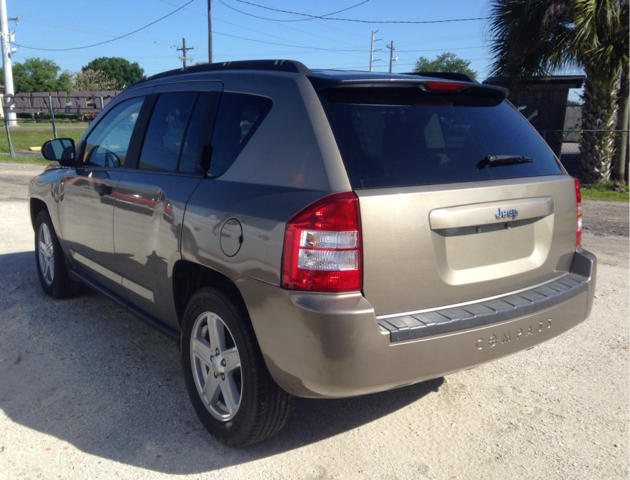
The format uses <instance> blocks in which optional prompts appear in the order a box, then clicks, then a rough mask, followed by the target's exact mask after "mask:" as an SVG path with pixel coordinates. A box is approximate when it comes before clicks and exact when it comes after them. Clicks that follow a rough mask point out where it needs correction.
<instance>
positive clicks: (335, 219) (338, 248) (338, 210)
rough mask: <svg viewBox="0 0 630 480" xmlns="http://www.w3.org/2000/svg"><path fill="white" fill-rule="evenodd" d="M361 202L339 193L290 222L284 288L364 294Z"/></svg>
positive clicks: (285, 255) (354, 197)
mask: <svg viewBox="0 0 630 480" xmlns="http://www.w3.org/2000/svg"><path fill="white" fill-rule="evenodd" d="M362 261H363V259H362V247H361V220H360V215H359V199H358V198H357V197H356V195H355V194H354V193H352V192H345V193H336V194H333V195H329V196H327V197H324V198H322V199H321V200H318V201H317V202H315V203H312V204H311V205H309V206H308V207H306V208H304V209H303V210H302V211H300V212H298V213H297V214H296V215H295V216H294V217H293V218H291V220H289V221H288V222H287V226H286V230H285V234H284V257H283V262H282V286H283V287H284V288H288V289H291V290H308V291H315V292H352V291H357V290H361V287H362V280H363V273H362Z"/></svg>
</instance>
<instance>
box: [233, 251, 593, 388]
mask: <svg viewBox="0 0 630 480" xmlns="http://www.w3.org/2000/svg"><path fill="white" fill-rule="evenodd" d="M595 276H596V258H595V256H594V255H592V254H590V253H589V252H586V251H584V250H578V251H577V252H576V255H575V260H574V262H573V267H572V269H571V274H570V276H567V278H569V277H570V278H571V279H572V281H571V282H568V283H572V284H573V285H574V288H571V289H570V290H567V291H566V292H561V293H560V294H559V295H554V299H553V301H550V302H547V303H545V302H540V303H538V304H537V305H536V306H534V307H533V306H532V305H529V306H525V305H523V306H522V307H516V308H513V309H511V311H510V312H509V313H505V312H502V313H500V315H498V316H496V317H495V320H497V321H493V322H492V323H487V322H488V318H486V319H485V323H484V324H482V325H479V323H480V321H479V320H476V322H477V323H476V324H475V323H470V322H468V323H467V322H461V323H460V325H461V328H459V329H453V328H450V329H449V330H448V331H444V329H442V331H441V332H440V331H439V330H434V331H432V332H431V335H428V336H427V335H424V336H416V337H414V338H408V335H407V337H404V336H403V337H400V336H399V337H396V336H394V335H392V330H391V329H387V328H384V327H383V326H382V324H383V322H382V319H381V325H379V319H377V317H376V316H375V314H374V309H373V308H372V306H371V305H370V304H369V302H368V301H367V300H366V299H365V298H364V297H363V296H362V295H361V294H360V293H352V294H334V295H333V294H318V293H310V294H308V293H306V294H305V293H297V292H290V291H287V290H284V289H281V288H278V287H274V286H271V285H268V284H265V283H262V282H259V281H256V280H252V279H241V280H239V281H238V282H237V285H238V287H239V289H240V291H241V293H242V295H243V297H244V299H245V302H246V304H247V307H248V310H249V314H250V317H251V319H252V323H253V326H254V330H255V332H256V336H257V339H258V342H259V344H260V347H261V350H262V351H263V355H264V358H265V361H266V364H267V367H268V368H269V371H270V372H271V375H272V376H273V378H274V379H275V380H276V382H277V383H278V384H279V385H280V386H281V387H282V388H283V389H285V390H286V391H287V392H289V393H291V394H293V395H297V396H302V397H327V398H338V397H348V396H355V395H362V394H366V393H373V392H378V391H383V390H389V389H392V388H396V387H400V386H404V385H410V384H413V383H417V382H421V381H424V380H429V379H431V378H436V377H440V376H442V375H446V374H448V373H453V372H456V371H459V370H463V369H467V368H471V367H474V366H476V365H480V364H482V363H485V362H489V361H491V360H494V359H497V358H501V357H504V356H507V355H510V354H512V353H516V352H518V351H521V350H525V349H528V348H531V347H533V346H534V345H537V344H539V343H542V342H544V341H546V340H548V339H550V338H553V337H555V336H557V335H559V334H561V333H563V332H565V331H567V330H569V329H570V328H572V327H574V326H575V325H577V324H578V323H580V322H582V321H583V320H584V319H586V318H587V317H588V315H589V314H590V312H591V309H592V304H593V298H594V293H595ZM560 280H561V279H560ZM556 281H557V280H556ZM575 281H579V283H580V285H576V284H575ZM551 283H553V282H550V284H551ZM537 288H540V287H537ZM532 290H536V289H532ZM524 293H527V292H519V295H523V294H524ZM510 296H513V295H512V294H511V295H509V296H505V297H502V298H506V299H507V298H508V297H510ZM495 300H496V299H495ZM493 301H494V300H493ZM487 304H488V302H484V305H487ZM464 308H465V307H464ZM449 310H452V309H449ZM390 325H391V323H390ZM434 332H435V334H433V333H434ZM396 338H398V339H399V340H398V341H392V339H396ZM400 338H407V339H403V340H400Z"/></svg>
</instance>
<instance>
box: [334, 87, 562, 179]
mask: <svg viewBox="0 0 630 480" xmlns="http://www.w3.org/2000/svg"><path fill="white" fill-rule="evenodd" d="M349 90H350V89H349ZM369 90H370V91H371V92H370V103H371V102H373V103H374V104H366V103H367V102H366V103H351V102H352V101H353V100H357V99H358V100H360V99H361V97H363V99H364V101H365V96H363V95H354V94H353V93H352V92H350V91H349V92H348V94H344V93H341V94H339V93H338V92H337V93H335V95H334V96H329V97H328V99H325V98H322V103H323V105H324V108H325V110H326V113H327V116H328V119H329V121H330V124H331V126H332V130H333V133H334V135H335V139H336V140H337V145H338V146H339V150H340V152H341V156H342V158H343V161H344V164H345V167H346V171H347V172H348V176H349V178H350V183H351V184H352V187H353V188H357V189H358V188H377V187H393V186H406V185H428V184H439V183H454V182H473V181H483V180H492V179H503V178H515V177H529V176H538V175H553V174H560V173H562V170H561V168H560V166H559V164H558V162H557V160H556V158H555V156H554V155H553V152H552V151H551V150H550V149H549V147H547V144H546V143H545V142H544V141H543V140H542V139H541V138H540V136H539V135H538V134H537V133H536V131H535V130H534V129H533V128H532V127H531V125H529V123H527V121H526V120H525V119H524V118H523V117H522V116H521V115H520V114H519V113H518V112H517V111H516V110H515V109H514V107H512V106H511V105H510V104H508V103H507V102H505V101H501V102H500V103H498V101H497V100H495V99H486V98H480V97H466V96H460V97H459V98H457V99H455V98H454V97H453V96H451V97H449V96H437V95H425V96H423V97H422V98H414V99H413V101H412V102H408V103H407V104H404V103H405V102H403V101H400V100H401V99H400V98H396V99H395V97H396V96H397V95H398V94H395V95H390V94H388V93H387V91H388V90H389V91H390V92H391V91H392V90H393V89H385V88H383V89H378V88H372V89H369ZM379 90H380V91H382V95H379V93H380V92H379ZM383 99H385V100H387V99H389V100H390V101H391V100H394V99H395V102H396V103H397V104H393V105H387V104H380V103H381V100H383ZM344 101H345V103H344ZM382 103H387V101H384V102H382ZM400 103H403V104H400ZM497 103H498V104H497ZM489 155H493V156H510V157H515V156H518V157H521V156H522V157H528V158H531V159H533V160H534V161H533V162H528V163H521V164H516V165H514V164H512V165H502V166H492V167H490V168H480V167H481V166H483V164H480V162H481V161H482V160H483V159H484V158H486V157H487V156H489ZM504 158H505V157H504Z"/></svg>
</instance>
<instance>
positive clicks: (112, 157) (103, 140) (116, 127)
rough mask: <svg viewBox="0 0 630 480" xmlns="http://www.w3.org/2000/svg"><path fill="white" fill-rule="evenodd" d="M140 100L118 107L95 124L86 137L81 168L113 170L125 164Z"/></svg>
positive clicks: (127, 101) (142, 99)
mask: <svg viewBox="0 0 630 480" xmlns="http://www.w3.org/2000/svg"><path fill="white" fill-rule="evenodd" d="M144 98H145V97H137V98H132V99H130V100H126V101H124V102H121V103H119V104H118V105H116V106H115V107H114V108H112V110H110V112H109V113H108V114H107V116H105V118H103V120H101V121H100V122H99V123H98V125H97V126H96V127H95V128H94V130H92V132H91V133H90V135H89V136H88V137H87V140H86V145H85V153H84V154H83V162H82V163H83V165H85V166H95V167H106V168H117V167H122V166H123V165H124V164H125V158H126V157H127V150H128V149H129V143H130V142H131V135H132V134H133V131H134V128H135V126H136V120H137V119H138V114H139V113H140V109H141V108H142V104H143V103H144Z"/></svg>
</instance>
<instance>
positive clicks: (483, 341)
mask: <svg viewBox="0 0 630 480" xmlns="http://www.w3.org/2000/svg"><path fill="white" fill-rule="evenodd" d="M550 328H551V318H550V319H548V320H547V321H546V322H545V321H543V320H540V321H539V322H538V323H537V324H532V325H529V326H527V327H522V328H518V329H517V330H516V331H515V332H514V331H510V330H507V331H504V332H502V333H500V334H496V333H492V335H490V336H489V337H487V338H484V337H480V338H479V340H477V344H476V346H477V350H483V349H484V348H490V349H492V348H496V347H498V346H500V345H506V344H508V343H512V342H513V341H514V342H518V341H520V340H521V339H522V338H524V337H531V336H533V335H539V334H541V333H542V332H543V331H544V330H548V329H550Z"/></svg>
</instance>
